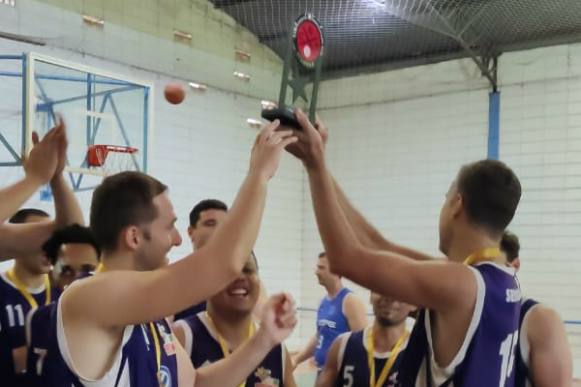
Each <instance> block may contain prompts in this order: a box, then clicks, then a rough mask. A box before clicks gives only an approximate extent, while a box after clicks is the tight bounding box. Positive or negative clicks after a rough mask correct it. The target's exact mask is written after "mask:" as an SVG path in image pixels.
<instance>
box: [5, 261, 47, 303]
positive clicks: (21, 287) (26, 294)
mask: <svg viewBox="0 0 581 387" xmlns="http://www.w3.org/2000/svg"><path fill="white" fill-rule="evenodd" d="M6 276H7V277H8V279H9V280H10V281H12V282H13V283H14V285H16V289H18V291H19V292H20V294H22V296H23V297H24V298H25V299H26V301H28V303H29V304H30V307H31V308H32V309H36V308H38V303H37V302H36V300H35V299H34V297H32V294H30V292H29V291H28V289H27V288H26V285H24V284H23V283H22V281H20V279H18V277H17V276H16V274H14V269H10V270H9V271H8V272H7V273H6ZM44 289H45V291H46V299H45V301H44V305H48V304H50V301H51V295H50V281H49V279H48V274H45V275H44Z"/></svg>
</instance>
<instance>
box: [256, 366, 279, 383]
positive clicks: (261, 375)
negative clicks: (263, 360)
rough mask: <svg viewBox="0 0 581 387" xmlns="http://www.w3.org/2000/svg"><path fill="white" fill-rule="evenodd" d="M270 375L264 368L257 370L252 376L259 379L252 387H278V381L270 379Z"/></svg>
mask: <svg viewBox="0 0 581 387" xmlns="http://www.w3.org/2000/svg"><path fill="white" fill-rule="evenodd" d="M271 374H272V372H271V371H270V370H267V369H266V368H264V367H260V368H258V369H257V370H256V372H255V373H254V376H256V377H257V378H258V379H260V382H259V383H254V387H278V386H279V385H280V381H279V380H278V379H276V378H273V377H271V376H270V375H271Z"/></svg>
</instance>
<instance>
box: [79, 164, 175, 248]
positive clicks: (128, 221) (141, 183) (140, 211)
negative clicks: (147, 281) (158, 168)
mask: <svg viewBox="0 0 581 387" xmlns="http://www.w3.org/2000/svg"><path fill="white" fill-rule="evenodd" d="M166 190H167V186H165V185H164V184H162V183H161V182H160V181H159V180H157V179H155V178H153V177H151V176H148V175H146V174H144V173H141V172H135V171H126V172H121V173H118V174H115V175H111V176H108V177H106V178H105V179H104V180H103V182H102V183H101V184H100V185H99V186H98V187H97V188H96V189H95V192H94V193H93V200H92V202H91V226H90V228H91V231H92V232H93V235H94V237H95V240H96V242H97V244H98V245H99V246H100V247H101V249H102V250H103V251H105V252H107V251H112V250H114V249H115V248H116V247H117V243H118V242H119V235H120V233H121V231H122V230H123V229H124V228H125V227H127V226H130V225H135V226H139V225H143V224H146V223H149V222H151V221H153V220H154V219H155V217H156V216H157V209H156V208H155V205H154V204H153V199H154V198H155V197H156V196H158V195H160V194H162V193H163V192H165V191H166Z"/></svg>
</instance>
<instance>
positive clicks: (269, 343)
mask: <svg viewBox="0 0 581 387" xmlns="http://www.w3.org/2000/svg"><path fill="white" fill-rule="evenodd" d="M252 338H253V339H254V340H255V345H256V346H257V348H258V349H259V350H260V351H264V352H265V353H268V352H270V350H271V349H272V348H273V347H274V346H275V345H276V344H277V343H276V342H274V340H273V339H272V338H271V337H270V336H269V334H268V332H267V331H266V329H264V328H259V329H258V331H257V332H256V334H255V335H254V336H253V337H252Z"/></svg>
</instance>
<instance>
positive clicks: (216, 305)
mask: <svg viewBox="0 0 581 387" xmlns="http://www.w3.org/2000/svg"><path fill="white" fill-rule="evenodd" d="M259 294H260V279H259V275H258V261H257V260H256V256H254V254H252V255H251V256H250V258H249V259H248V261H247V262H246V265H245V266H244V269H243V270H242V274H241V275H240V276H238V278H237V279H236V280H234V281H233V282H231V283H230V285H228V287H227V288H226V289H224V290H222V291H221V292H220V293H218V294H216V295H215V296H212V297H211V298H210V299H209V300H208V304H207V311H205V312H200V313H199V314H198V315H195V316H190V317H188V318H187V319H185V320H180V321H177V322H176V323H175V324H174V333H175V335H176V337H177V338H178V340H179V341H180V343H181V344H182V345H183V347H184V348H185V350H186V352H187V353H188V355H189V356H190V359H191V360H192V363H193V365H194V367H195V368H199V367H203V366H205V365H208V364H211V363H214V362H216V361H218V360H220V359H223V358H225V357H228V356H230V354H231V352H232V351H234V350H236V349H237V348H239V347H240V346H241V345H242V344H243V343H244V342H246V341H247V340H249V339H250V337H252V335H253V332H254V331H255V330H256V325H255V323H254V318H253V315H252V311H253V309H254V307H255V305H256V303H257V301H258V298H259ZM246 385H247V386H255V385H264V386H280V387H283V386H286V387H296V384H295V381H294V378H293V370H292V367H291V364H290V358H289V356H288V354H287V351H286V348H285V347H284V345H282V344H280V345H277V346H276V347H274V348H273V349H272V350H271V351H270V352H269V353H268V355H266V357H265V358H264V359H263V360H262V362H261V363H260V364H259V365H258V367H257V368H256V369H255V370H254V371H252V373H251V374H250V375H249V376H248V378H247V379H246Z"/></svg>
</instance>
